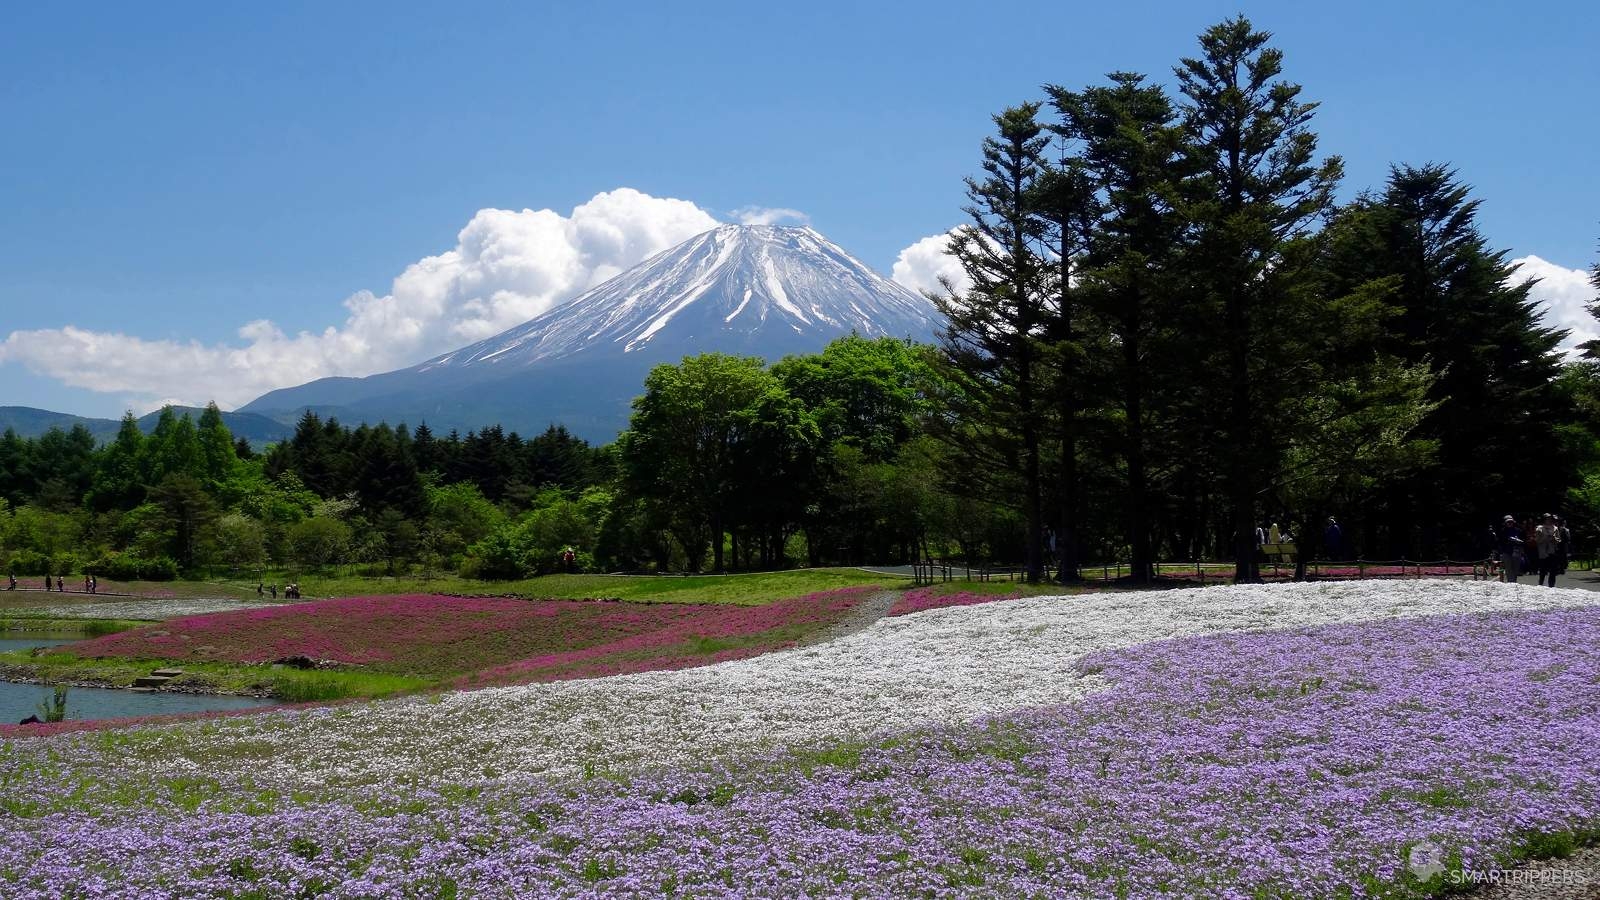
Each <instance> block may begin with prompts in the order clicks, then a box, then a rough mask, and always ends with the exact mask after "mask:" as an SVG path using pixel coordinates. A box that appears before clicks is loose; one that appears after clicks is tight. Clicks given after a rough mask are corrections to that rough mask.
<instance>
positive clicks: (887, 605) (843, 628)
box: [800, 591, 900, 647]
mask: <svg viewBox="0 0 1600 900" xmlns="http://www.w3.org/2000/svg"><path fill="white" fill-rule="evenodd" d="M898 599H900V592H899V591H879V592H877V593H876V594H873V595H872V596H870V597H868V598H867V599H865V600H863V601H861V604H860V605H859V606H857V607H856V608H855V609H852V610H850V612H849V613H848V614H846V615H845V617H844V618H843V619H840V620H839V621H837V622H835V623H833V624H832V625H830V626H828V627H827V628H824V629H823V630H821V631H819V632H817V633H816V634H814V635H812V636H811V638H810V639H809V640H806V641H802V642H801V643H800V646H802V647H808V646H812V645H815V644H826V643H828V642H829V641H836V640H838V639H839V638H842V637H847V636H849V635H852V634H855V633H856V632H858V631H865V630H867V629H868V628H871V627H872V623H874V622H876V621H878V620H879V619H881V618H883V617H884V616H886V615H888V614H889V610H890V609H891V608H892V607H893V606H894V602H895V601H896V600H898Z"/></svg>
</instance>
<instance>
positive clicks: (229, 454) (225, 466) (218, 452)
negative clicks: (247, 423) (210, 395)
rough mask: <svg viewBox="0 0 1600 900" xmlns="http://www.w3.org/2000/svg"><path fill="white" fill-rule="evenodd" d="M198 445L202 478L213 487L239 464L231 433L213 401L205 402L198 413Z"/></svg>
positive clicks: (226, 478) (223, 480)
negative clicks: (203, 409) (204, 406)
mask: <svg viewBox="0 0 1600 900" xmlns="http://www.w3.org/2000/svg"><path fill="white" fill-rule="evenodd" d="M196 438H197V439H198V443H199V446H200V463H201V474H202V480H203V481H205V482H206V484H208V485H209V486H211V487H212V488H213V489H215V488H216V487H218V486H220V485H222V484H223V483H225V482H226V481H227V480H228V479H229V478H231V477H233V474H234V472H235V470H236V469H238V466H239V455H238V452H237V450H235V448H234V444H233V433H232V432H230V431H228V426H227V424H226V423H225V422H223V421H222V411H221V410H220V409H218V408H217V405H216V404H215V403H208V404H206V408H205V411H204V412H202V413H201V414H200V422H199V425H198V427H197V429H196Z"/></svg>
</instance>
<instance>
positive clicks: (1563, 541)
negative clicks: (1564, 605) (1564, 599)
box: [1496, 513, 1572, 587]
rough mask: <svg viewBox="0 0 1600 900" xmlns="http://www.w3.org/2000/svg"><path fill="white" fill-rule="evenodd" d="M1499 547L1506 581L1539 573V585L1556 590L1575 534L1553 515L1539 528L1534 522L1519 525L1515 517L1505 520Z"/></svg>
mask: <svg viewBox="0 0 1600 900" xmlns="http://www.w3.org/2000/svg"><path fill="white" fill-rule="evenodd" d="M1496 544H1497V545H1498V549H1499V556H1500V577H1501V578H1502V579H1503V580H1505V581H1516V580H1517V579H1518V578H1520V577H1521V576H1522V575H1523V574H1524V573H1526V572H1530V571H1536V572H1538V574H1539V584H1541V585H1543V586H1546V587H1555V586H1556V576H1557V575H1562V574H1565V573H1566V571H1567V559H1568V557H1569V555H1570V552H1571V547H1572V531H1571V530H1570V529H1569V528H1567V523H1566V522H1564V521H1562V519H1561V517H1560V516H1558V515H1555V514H1554V513H1545V514H1544V517H1543V518H1542V519H1541V520H1540V522H1539V523H1538V524H1537V525H1535V524H1534V520H1533V519H1531V518H1528V519H1523V520H1522V521H1521V522H1518V521H1517V517H1516V516H1506V517H1505V518H1504V519H1501V520H1500V528H1499V529H1498V530H1497V533H1496Z"/></svg>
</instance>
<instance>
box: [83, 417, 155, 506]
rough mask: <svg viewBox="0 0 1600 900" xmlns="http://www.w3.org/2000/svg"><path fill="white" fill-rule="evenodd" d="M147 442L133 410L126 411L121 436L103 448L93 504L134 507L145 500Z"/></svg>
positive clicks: (95, 480)
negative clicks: (143, 474) (142, 465)
mask: <svg viewBox="0 0 1600 900" xmlns="http://www.w3.org/2000/svg"><path fill="white" fill-rule="evenodd" d="M144 442H145V437H144V432H143V431H140V430H139V420H138V419H136V418H134V415H133V413H132V412H128V413H125V414H123V416H122V422H121V424H119V425H118V426H117V436H116V437H115V438H113V439H112V441H111V443H110V444H108V445H106V447H105V449H104V450H102V451H101V452H100V458H99V463H98V465H97V466H96V469H95V476H94V486H93V487H92V488H90V492H89V505H90V507H91V508H93V509H97V510H100V511H102V512H103V511H106V510H111V509H132V508H134V507H135V506H138V505H139V504H140V503H143V502H144V496H145V485H144V481H143V479H142V478H141V476H140V470H139V460H140V457H141V456H142V455H143V454H144Z"/></svg>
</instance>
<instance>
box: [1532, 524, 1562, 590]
mask: <svg viewBox="0 0 1600 900" xmlns="http://www.w3.org/2000/svg"><path fill="white" fill-rule="evenodd" d="M1533 540H1534V547H1535V548H1537V550H1538V553H1539V584H1540V586H1542V587H1555V586H1556V575H1558V574H1559V573H1560V571H1561V569H1560V566H1561V560H1560V558H1559V554H1560V552H1561V526H1559V525H1557V524H1556V517H1555V516H1554V515H1553V514H1551V513H1545V514H1544V521H1542V522H1540V523H1539V527H1537V528H1535V529H1534V530H1533Z"/></svg>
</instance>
